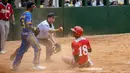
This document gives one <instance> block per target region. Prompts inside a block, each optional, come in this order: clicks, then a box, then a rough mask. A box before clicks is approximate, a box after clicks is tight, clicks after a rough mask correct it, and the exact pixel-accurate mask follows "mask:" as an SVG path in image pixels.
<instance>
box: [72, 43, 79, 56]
mask: <svg viewBox="0 0 130 73" xmlns="http://www.w3.org/2000/svg"><path fill="white" fill-rule="evenodd" d="M71 47H72V50H73V55H78V54H79V47H80V46H79V44H78V43H76V42H74V41H73V42H72V44H71Z"/></svg>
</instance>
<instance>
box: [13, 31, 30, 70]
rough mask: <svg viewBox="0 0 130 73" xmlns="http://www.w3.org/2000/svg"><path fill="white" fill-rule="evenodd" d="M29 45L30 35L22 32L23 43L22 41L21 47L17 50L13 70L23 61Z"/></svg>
mask: <svg viewBox="0 0 130 73" xmlns="http://www.w3.org/2000/svg"><path fill="white" fill-rule="evenodd" d="M29 46H30V42H29V41H28V36H27V35H23V34H22V43H21V46H20V48H19V49H18V51H17V54H16V57H15V60H14V62H13V67H12V70H17V69H18V67H19V65H20V63H21V60H22V58H23V55H24V53H25V52H26V51H27V50H28V48H29Z"/></svg>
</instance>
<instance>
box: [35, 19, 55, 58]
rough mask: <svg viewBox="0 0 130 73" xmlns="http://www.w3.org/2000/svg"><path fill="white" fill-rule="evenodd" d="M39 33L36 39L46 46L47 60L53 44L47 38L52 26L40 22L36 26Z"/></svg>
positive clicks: (45, 22)
mask: <svg viewBox="0 0 130 73" xmlns="http://www.w3.org/2000/svg"><path fill="white" fill-rule="evenodd" d="M37 27H38V28H39V30H40V33H39V34H38V36H37V38H38V40H39V42H40V43H41V44H43V45H45V46H46V59H49V58H50V57H51V55H52V53H53V45H54V43H53V42H52V40H51V39H50V38H49V37H50V36H52V35H50V33H49V30H51V29H54V26H53V24H49V23H48V22H47V20H44V21H42V22H41V23H40V24H39V25H38V26H37Z"/></svg>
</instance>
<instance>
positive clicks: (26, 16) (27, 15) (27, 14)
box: [25, 13, 32, 24]
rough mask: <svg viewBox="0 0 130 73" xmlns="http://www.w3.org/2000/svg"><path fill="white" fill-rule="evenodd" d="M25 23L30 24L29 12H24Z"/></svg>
mask: <svg viewBox="0 0 130 73" xmlns="http://www.w3.org/2000/svg"><path fill="white" fill-rule="evenodd" d="M25 23H26V24H32V15H31V13H26V14H25Z"/></svg>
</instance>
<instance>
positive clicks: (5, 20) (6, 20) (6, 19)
mask: <svg viewBox="0 0 130 73" xmlns="http://www.w3.org/2000/svg"><path fill="white" fill-rule="evenodd" d="M0 20H4V21H9V19H0Z"/></svg>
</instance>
